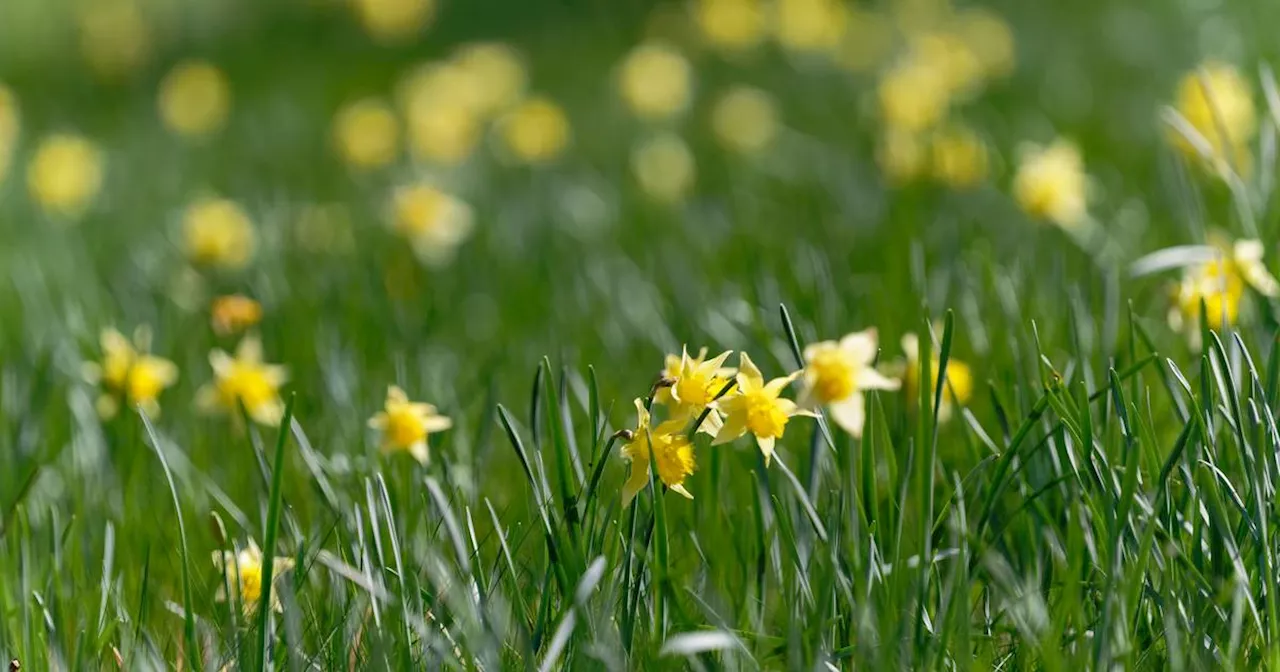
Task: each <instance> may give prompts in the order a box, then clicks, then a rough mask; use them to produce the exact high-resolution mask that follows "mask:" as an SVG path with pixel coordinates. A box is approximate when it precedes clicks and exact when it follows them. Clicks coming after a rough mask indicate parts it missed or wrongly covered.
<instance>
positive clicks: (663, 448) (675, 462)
mask: <svg viewBox="0 0 1280 672" xmlns="http://www.w3.org/2000/svg"><path fill="white" fill-rule="evenodd" d="M635 405H636V415H637V416H638V417H637V419H636V428H635V429H634V430H632V432H631V440H630V441H627V443H626V444H625V445H623V446H622V456H623V457H624V458H626V459H627V460H628V461H630V463H631V475H630V476H628V477H627V481H626V483H624V484H623V486H622V506H624V507H625V506H627V505H629V504H631V500H633V499H635V496H636V493H638V492H640V491H641V490H643V489H644V487H645V486H646V485H648V483H649V471H650V469H649V462H650V452H652V453H653V457H652V461H653V465H654V466H655V467H656V468H657V472H658V473H657V474H656V476H657V477H658V479H659V480H660V481H662V483H663V484H665V485H666V486H667V487H668V488H671V490H673V491H675V492H678V493H680V494H681V495H684V496H685V497H688V498H689V499H693V495H692V494H691V493H690V492H689V491H688V490H687V489H685V487H684V482H685V479H687V478H688V477H689V476H690V475H691V474H692V473H693V471H694V469H696V468H697V462H696V461H695V460H694V456H693V442H692V441H690V440H689V437H688V436H685V434H684V426H685V424H686V423H685V422H684V421H683V420H681V419H679V418H677V419H674V420H668V421H666V422H664V423H662V424H660V425H658V426H657V427H651V426H650V420H651V419H650V417H649V412H648V411H647V410H645V407H644V402H642V401H640V400H639V399H636V400H635Z"/></svg>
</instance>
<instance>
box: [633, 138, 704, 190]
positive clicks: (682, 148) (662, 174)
mask: <svg viewBox="0 0 1280 672" xmlns="http://www.w3.org/2000/svg"><path fill="white" fill-rule="evenodd" d="M631 172H632V173H633V174H634V175H635V177H636V182H637V183H639V185H640V189H641V190H643V191H644V193H645V194H646V195H648V196H649V197H650V198H653V199H654V200H656V201H660V202H663V203H678V202H680V201H682V200H684V198H685V196H686V195H688V193H689V190H690V189H691V188H693V183H694V179H695V177H696V172H697V166H696V164H695V163H694V159H693V152H690V151H689V146H688V145H686V144H685V143H684V140H681V139H680V136H678V135H676V134H674V133H659V134H657V135H654V136H652V137H650V138H647V139H645V140H643V141H641V142H640V144H638V145H636V147H635V149H633V150H632V151H631Z"/></svg>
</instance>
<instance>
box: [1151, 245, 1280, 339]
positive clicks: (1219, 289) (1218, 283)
mask: <svg viewBox="0 0 1280 672" xmlns="http://www.w3.org/2000/svg"><path fill="white" fill-rule="evenodd" d="M1263 252H1264V249H1263V245H1262V243H1261V241H1257V240H1237V241H1235V242H1234V243H1232V242H1230V241H1225V240H1215V241H1214V245H1213V256H1212V258H1210V259H1208V260H1206V261H1203V262H1200V263H1196V264H1192V265H1190V266H1188V267H1186V268H1185V269H1184V271H1183V277H1182V281H1181V282H1179V283H1178V285H1177V287H1176V288H1175V290H1174V303H1175V305H1174V307H1173V308H1172V309H1171V310H1170V312H1169V323H1170V326H1172V327H1174V328H1175V329H1180V330H1184V331H1187V332H1188V333H1189V334H1190V335H1192V337H1193V338H1198V337H1199V327H1198V325H1199V319H1200V309H1201V304H1202V303H1203V305H1204V310H1205V320H1206V322H1207V323H1208V324H1209V327H1210V328H1211V329H1217V330H1222V329H1226V328H1228V327H1230V326H1232V325H1234V324H1236V323H1237V322H1238V321H1239V319H1240V315H1241V307H1242V302H1243V300H1244V296H1245V292H1246V290H1248V289H1253V290H1254V291H1255V292H1257V293H1258V294H1260V295H1262V296H1265V297H1269V298H1275V297H1280V282H1277V281H1276V278H1275V276H1273V275H1271V272H1270V271H1268V270H1267V267H1266V265H1265V264H1264V263H1263V262H1262V257H1263Z"/></svg>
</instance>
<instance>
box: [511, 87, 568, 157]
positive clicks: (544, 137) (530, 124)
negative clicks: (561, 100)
mask: <svg viewBox="0 0 1280 672" xmlns="http://www.w3.org/2000/svg"><path fill="white" fill-rule="evenodd" d="M496 132H497V136H498V139H499V140H500V141H501V145H502V149H503V151H504V152H505V153H506V154H507V155H508V156H510V157H511V158H514V159H515V160H517V161H520V162H522V163H533V164H537V163H546V162H548V161H551V160H553V159H555V158H556V157H558V156H560V153H561V152H563V151H564V148H565V147H566V146H567V145H568V144H569V136H570V134H571V129H570V127H569V118H568V117H566V116H565V114H564V110H562V109H560V106H559V105H556V103H555V102H554V101H552V100H551V99H550V98H545V97H543V96H532V97H529V98H526V99H524V100H523V101H521V102H520V103H519V104H517V105H516V106H515V107H514V108H512V109H511V110H510V111H508V112H507V113H506V114H504V115H503V116H502V117H501V118H500V119H498V122H497V128H496Z"/></svg>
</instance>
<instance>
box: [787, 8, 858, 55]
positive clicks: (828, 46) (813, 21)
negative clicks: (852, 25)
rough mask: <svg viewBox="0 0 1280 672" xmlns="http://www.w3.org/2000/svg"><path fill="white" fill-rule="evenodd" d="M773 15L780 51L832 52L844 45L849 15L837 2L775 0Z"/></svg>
mask: <svg viewBox="0 0 1280 672" xmlns="http://www.w3.org/2000/svg"><path fill="white" fill-rule="evenodd" d="M774 12H775V16H774V29H775V30H776V31H777V40H778V44H780V45H782V47H783V48H784V49H787V50H790V51H796V52H827V53H835V52H836V51H837V49H838V48H839V47H840V46H841V45H842V43H843V42H844V36H845V30H846V29H847V28H848V24H849V12H848V10H847V9H846V8H845V6H844V4H843V3H841V2H840V1H839V0H776V4H775V5H774Z"/></svg>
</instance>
